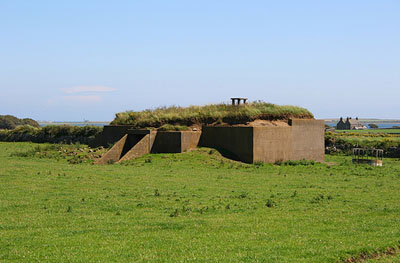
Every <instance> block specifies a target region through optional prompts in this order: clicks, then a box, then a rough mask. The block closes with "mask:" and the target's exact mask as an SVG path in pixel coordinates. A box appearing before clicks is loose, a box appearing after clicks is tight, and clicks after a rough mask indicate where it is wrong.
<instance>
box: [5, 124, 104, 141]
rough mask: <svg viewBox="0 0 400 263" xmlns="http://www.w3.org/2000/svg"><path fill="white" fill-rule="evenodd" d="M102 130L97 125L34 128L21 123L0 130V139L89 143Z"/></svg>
mask: <svg viewBox="0 0 400 263" xmlns="http://www.w3.org/2000/svg"><path fill="white" fill-rule="evenodd" d="M102 130H103V128H102V127H98V126H81V127H80V126H72V125H49V126H45V127H40V128H35V127H32V126H30V125H21V126H18V127H17V128H15V129H13V130H5V129H4V130H0V141H5V142H27V141H30V142H38V143H43V142H49V143H67V144H69V143H77V142H79V143H82V144H91V143H92V142H93V141H94V140H95V137H96V136H97V135H98V134H100V133H101V132H102Z"/></svg>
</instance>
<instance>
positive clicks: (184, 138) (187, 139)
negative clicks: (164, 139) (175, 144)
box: [181, 131, 201, 152]
mask: <svg viewBox="0 0 400 263" xmlns="http://www.w3.org/2000/svg"><path fill="white" fill-rule="evenodd" d="M200 136H201V131H182V132H181V152H185V151H187V150H190V149H194V148H196V147H197V145H199V140H200Z"/></svg>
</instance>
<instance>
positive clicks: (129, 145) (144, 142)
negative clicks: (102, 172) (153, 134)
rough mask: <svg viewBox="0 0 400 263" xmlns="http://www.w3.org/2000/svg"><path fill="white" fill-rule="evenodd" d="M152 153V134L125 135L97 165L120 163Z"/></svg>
mask: <svg viewBox="0 0 400 263" xmlns="http://www.w3.org/2000/svg"><path fill="white" fill-rule="evenodd" d="M147 153H150V134H146V135H144V134H143V135H140V134H139V135H138V134H125V135H124V136H123V137H122V138H121V139H120V140H119V141H118V142H117V143H116V144H115V145H114V146H113V147H112V148H111V149H110V150H109V151H108V152H106V153H105V154H104V155H103V157H101V158H100V159H99V160H98V161H96V162H95V164H110V163H118V162H122V161H126V160H130V159H133V158H138V157H140V156H142V155H144V154H147Z"/></svg>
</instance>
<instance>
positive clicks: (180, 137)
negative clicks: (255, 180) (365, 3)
mask: <svg viewBox="0 0 400 263" xmlns="http://www.w3.org/2000/svg"><path fill="white" fill-rule="evenodd" d="M99 141H100V142H101V144H102V145H103V146H108V145H109V144H113V143H115V144H114V146H113V147H112V148H111V149H110V150H109V151H108V152H107V153H106V154H105V155H104V156H103V157H102V158H101V159H99V160H98V161H97V162H96V164H107V163H114V162H122V161H125V160H129V159H133V158H137V157H140V156H142V155H144V154H148V153H180V152H184V151H187V150H189V149H193V148H196V147H210V148H215V149H217V150H219V151H220V152H221V153H222V154H223V155H225V156H226V157H228V158H231V159H235V160H238V161H242V162H246V163H254V162H258V161H262V162H266V163H275V162H283V161H289V160H303V159H304V160H313V161H318V162H322V161H324V121H323V120H314V119H290V120H288V121H287V122H286V125H283V126H273V125H272V126H262V125H254V126H245V125H239V126H207V125H204V126H203V127H202V130H201V131H155V130H154V131H152V130H138V129H133V128H132V126H125V125H120V126H105V127H104V130H103V133H102V136H101V138H99Z"/></svg>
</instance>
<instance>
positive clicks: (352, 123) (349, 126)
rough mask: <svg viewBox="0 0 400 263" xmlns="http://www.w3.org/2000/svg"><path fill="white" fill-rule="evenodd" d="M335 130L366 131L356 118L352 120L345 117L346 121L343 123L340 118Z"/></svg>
mask: <svg viewBox="0 0 400 263" xmlns="http://www.w3.org/2000/svg"><path fill="white" fill-rule="evenodd" d="M336 129H337V130H364V129H367V127H366V126H365V125H364V124H362V123H361V122H360V121H359V120H358V117H357V118H355V119H352V118H351V117H347V119H346V121H343V118H342V117H341V118H340V120H339V122H338V123H337V124H336Z"/></svg>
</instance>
